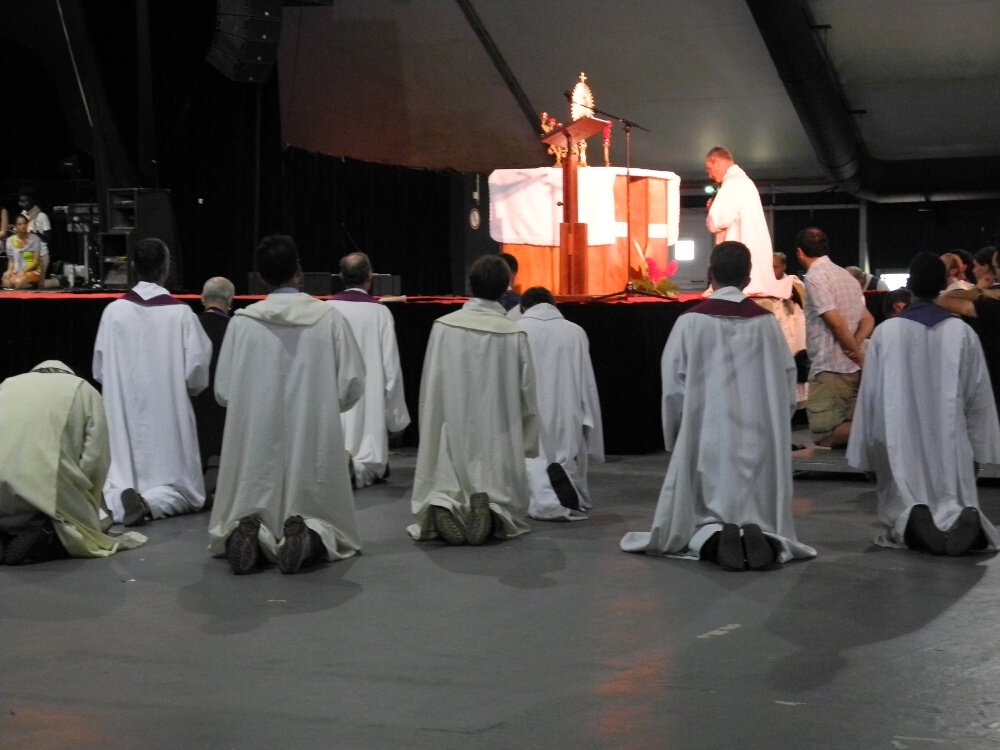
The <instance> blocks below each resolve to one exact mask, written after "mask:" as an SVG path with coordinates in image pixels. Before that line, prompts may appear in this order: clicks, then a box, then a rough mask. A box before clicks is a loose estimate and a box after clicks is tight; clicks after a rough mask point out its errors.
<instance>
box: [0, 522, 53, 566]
mask: <svg viewBox="0 0 1000 750" xmlns="http://www.w3.org/2000/svg"><path fill="white" fill-rule="evenodd" d="M65 554H66V550H65V548H64V547H63V546H62V543H61V542H60V541H59V537H58V536H57V535H56V531H55V529H53V528H52V523H51V522H47V523H45V524H43V525H41V526H24V527H22V528H21V529H19V530H18V531H17V533H15V534H14V536H13V538H12V539H10V540H8V542H7V544H6V545H5V546H4V550H3V562H4V564H5V565H28V564H29V563H40V562H45V561H46V560H52V559H55V558H57V557H63V556H65Z"/></svg>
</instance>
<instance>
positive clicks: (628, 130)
mask: <svg viewBox="0 0 1000 750" xmlns="http://www.w3.org/2000/svg"><path fill="white" fill-rule="evenodd" d="M590 111H591V112H593V113H594V114H598V115H604V116H605V117H607V118H609V119H611V120H615V121H616V122H619V123H621V126H622V128H623V129H624V130H625V241H626V243H627V244H628V248H627V251H626V256H625V257H626V259H627V258H628V256H629V255H631V254H632V129H633V128H635V129H637V130H641V131H643V132H644V133H648V132H650V131H649V129H648V128H644V127H643V126H642V125H640V124H639V123H637V122H635V121H634V120H629V119H628V118H627V117H622V116H621V115H616V114H613V113H611V112H605V111H604V110H603V109H597V107H590ZM626 264H627V261H626ZM626 274H627V272H626ZM619 295H622V296H624V297H625V299H628V297H629V295H636V296H639V297H662V296H663V295H662V294H659V293H657V292H647V291H642V290H639V289H632V288H631V287H630V286H629V280H628V278H627V277H626V279H625V288H624V289H622V290H621V291H619V292H611V293H609V294H602V295H599V296H597V297H594V298H593V299H592V300H590V301H591V302H601V301H604V300H608V299H611V298H612V297H617V296H619Z"/></svg>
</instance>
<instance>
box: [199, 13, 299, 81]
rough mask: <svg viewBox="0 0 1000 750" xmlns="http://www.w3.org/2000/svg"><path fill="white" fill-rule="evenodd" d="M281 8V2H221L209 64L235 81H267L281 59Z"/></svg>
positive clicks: (209, 52)
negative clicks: (279, 55)
mask: <svg viewBox="0 0 1000 750" xmlns="http://www.w3.org/2000/svg"><path fill="white" fill-rule="evenodd" d="M281 5H282V3H281V0H218V5H217V6H216V17H215V36H214V37H213V38H212V46H211V47H210V48H209V50H208V55H207V56H206V60H207V61H208V62H209V64H211V65H212V66H213V67H214V68H215V69H216V70H218V71H219V72H220V73H222V75H224V76H225V77H226V78H228V79H230V80H231V81H239V82H244V83H263V82H264V81H266V80H267V77H268V76H269V75H270V73H271V68H272V67H274V61H275V59H276V58H277V56H278V40H279V38H280V36H281Z"/></svg>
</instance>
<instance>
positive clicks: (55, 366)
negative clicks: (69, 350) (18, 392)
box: [31, 359, 76, 375]
mask: <svg viewBox="0 0 1000 750" xmlns="http://www.w3.org/2000/svg"><path fill="white" fill-rule="evenodd" d="M39 370H47V371H48V372H52V371H53V370H59V371H61V372H64V373H66V374H67V375H76V373H75V372H73V370H72V368H70V367H69V366H67V365H64V364H63V363H62V362H60V361H59V360H58V359H47V360H45V361H44V362H40V363H39V364H37V365H35V366H34V367H32V368H31V371H32V372H38V371H39Z"/></svg>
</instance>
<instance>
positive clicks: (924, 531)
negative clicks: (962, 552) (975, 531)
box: [903, 504, 972, 555]
mask: <svg viewBox="0 0 1000 750" xmlns="http://www.w3.org/2000/svg"><path fill="white" fill-rule="evenodd" d="M963 512H964V511H963ZM961 518H962V516H961V515H959V521H961ZM957 525H958V524H957V523H956V527H957ZM903 541H904V542H905V543H906V546H907V547H909V548H910V549H916V550H923V551H926V552H930V553H931V554H932V555H943V554H945V549H946V546H947V537H946V536H945V534H944V532H942V531H941V529H939V528H938V527H937V525H936V524H935V523H934V516H933V515H932V514H931V510H930V508H928V507H927V506H926V505H922V504H921V505H914V506H913V507H912V508H911V509H910V517H909V519H908V520H907V522H906V530H905V531H904V532H903ZM969 543H970V544H971V543H972V542H971V541H970V542H969Z"/></svg>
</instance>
